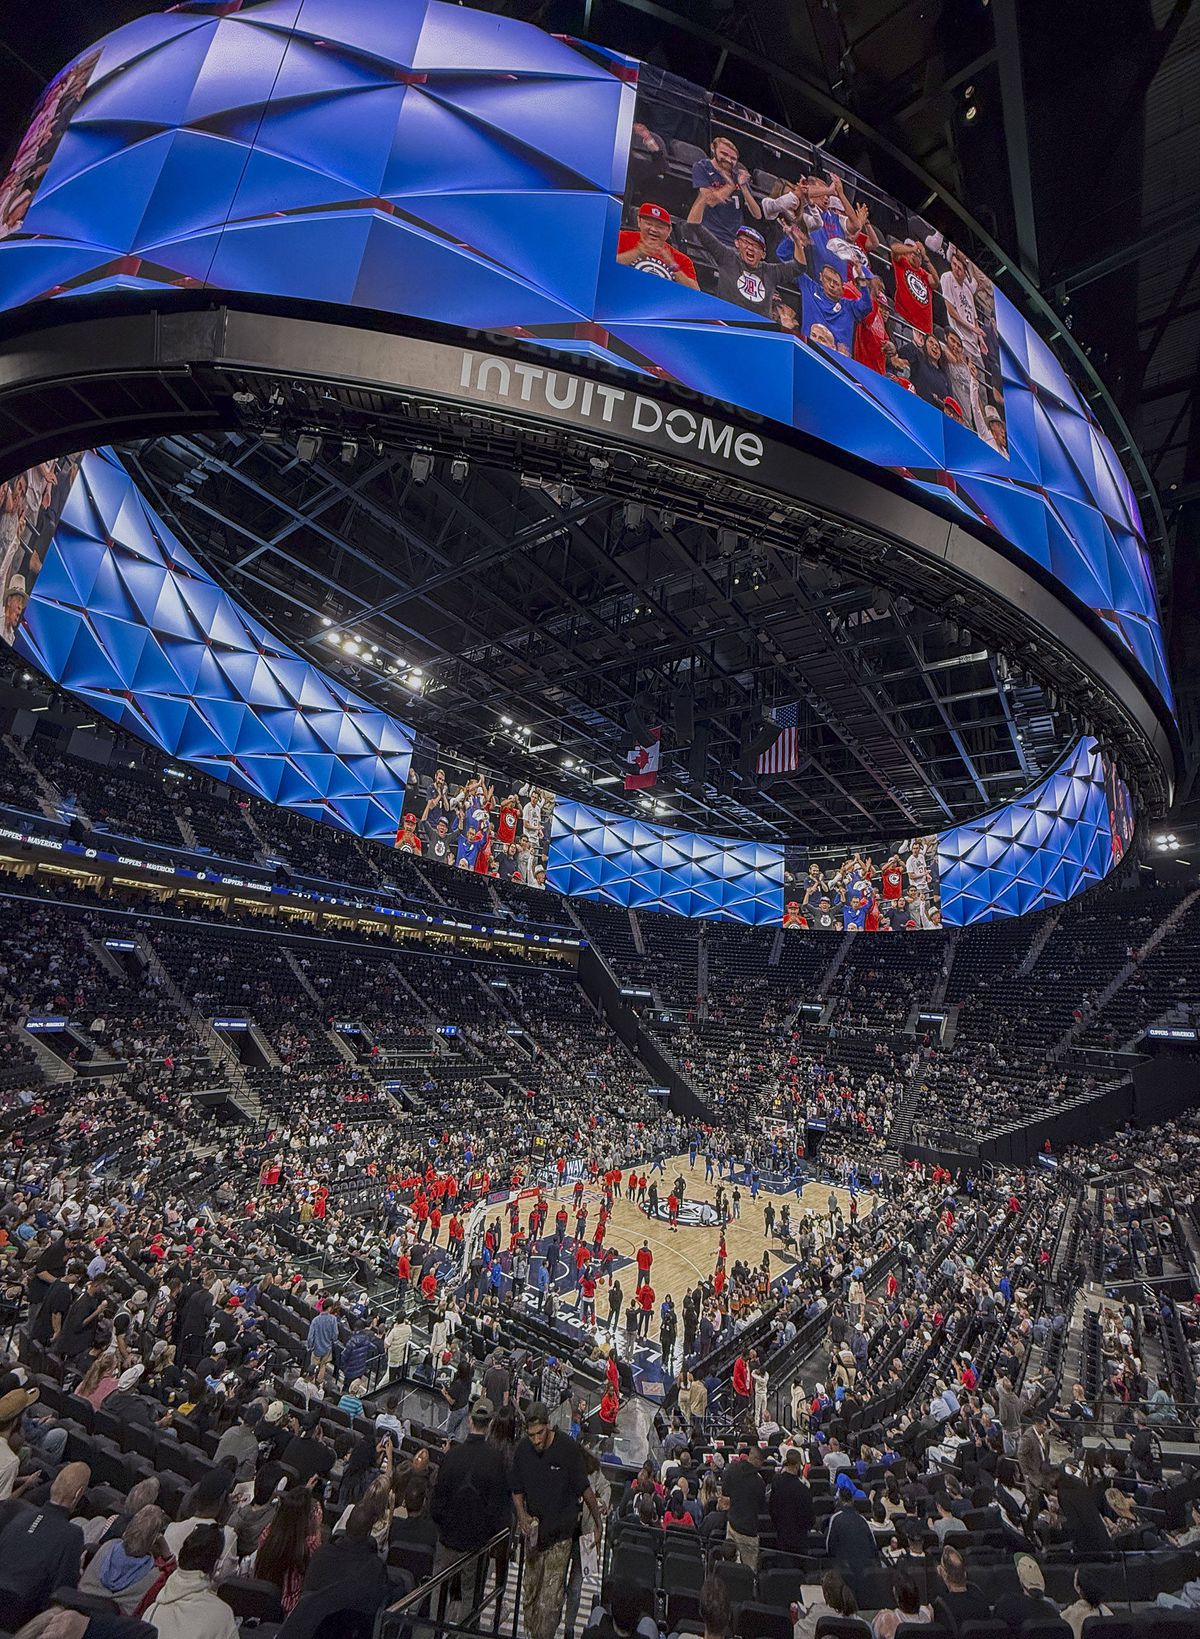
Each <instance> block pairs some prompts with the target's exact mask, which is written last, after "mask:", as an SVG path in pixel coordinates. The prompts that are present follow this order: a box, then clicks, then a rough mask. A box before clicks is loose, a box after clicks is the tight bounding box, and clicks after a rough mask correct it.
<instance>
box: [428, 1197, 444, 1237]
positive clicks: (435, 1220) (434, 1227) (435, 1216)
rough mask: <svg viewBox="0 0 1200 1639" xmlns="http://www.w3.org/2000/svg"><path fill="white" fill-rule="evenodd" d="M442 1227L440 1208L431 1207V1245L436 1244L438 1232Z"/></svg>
mask: <svg viewBox="0 0 1200 1639" xmlns="http://www.w3.org/2000/svg"><path fill="white" fill-rule="evenodd" d="M441 1227H442V1209H441V1207H436V1206H435V1207H433V1208H432V1209H431V1211H430V1214H429V1240H430V1244H431V1245H432V1246H436V1245H437V1238H438V1234H439V1232H440V1230H441Z"/></svg>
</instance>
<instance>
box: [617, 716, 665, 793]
mask: <svg viewBox="0 0 1200 1639" xmlns="http://www.w3.org/2000/svg"><path fill="white" fill-rule="evenodd" d="M661 750H662V729H661V728H652V729H651V730H650V739H649V742H648V743H647V744H646V745H644V746H631V747H630V748H629V750H628V751H627V752H626V753H625V761H626V762H627V763H630V764H631V765H632V769H633V772H632V773H630V774H626V776H625V789H626V791H645V790H646V788H647V787H648V786H651V785H654V784H655V783H656V782H657V780H658V763H659V756H660V753H661Z"/></svg>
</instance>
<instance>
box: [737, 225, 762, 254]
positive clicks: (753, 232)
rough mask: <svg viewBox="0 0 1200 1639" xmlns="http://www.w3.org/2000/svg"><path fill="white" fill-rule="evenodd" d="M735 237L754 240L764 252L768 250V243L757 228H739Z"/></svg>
mask: <svg viewBox="0 0 1200 1639" xmlns="http://www.w3.org/2000/svg"><path fill="white" fill-rule="evenodd" d="M733 237H734V238H735V239H753V240H754V243H755V244H756V245H761V246H762V248H763V249H764V250H766V248H767V241H766V240H765V239H764V238H763V236H762V234H761V233H759V231H758V229H757V228H739V229H738V230H737V232H736V233H735V234H734V236H733Z"/></svg>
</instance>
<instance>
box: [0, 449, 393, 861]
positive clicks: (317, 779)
mask: <svg viewBox="0 0 1200 1639" xmlns="http://www.w3.org/2000/svg"><path fill="white" fill-rule="evenodd" d="M71 465H72V466H73V467H76V466H77V468H78V470H77V472H74V473H72V475H71V476H72V479H73V481H72V482H71V484H70V488H69V493H68V494H67V495H66V497H65V502H64V504H63V505H62V510H61V517H60V519H59V522H58V527H57V529H56V530H55V532H54V534H53V537H52V538H51V540H50V541H49V542H48V543H47V544H45V545H44V547H43V548H42V551H41V552H39V553H38V554H37V555H36V557H34V559H33V562H34V564H36V565H37V568H36V572H35V573H32V574H31V576H30V575H29V574H27V576H26V577H25V579H30V580H31V584H29V585H28V586H27V587H26V586H24V585H23V588H22V596H23V597H24V598H25V600H26V601H25V602H24V604H23V607H22V615H23V618H22V619H21V620H20V622H19V624H18V625H17V626H16V629H15V630H14V632H13V634H12V639H11V641H12V644H13V647H14V648H15V650H16V652H17V653H18V654H19V655H20V656H21V657H22V659H24V660H27V661H30V662H31V663H32V664H33V665H35V666H37V667H39V668H40V670H42V671H43V672H45V673H46V675H47V676H49V677H52V678H53V679H54V680H55V682H57V683H61V684H62V685H63V687H64V688H66V689H69V690H70V691H71V692H72V693H73V694H76V695H78V696H79V697H80V698H81V699H83V700H85V701H86V702H87V703H88V705H89V706H90V707H93V708H94V709H95V710H96V711H97V712H99V713H100V714H101V715H102V716H104V717H106V718H108V719H109V721H110V722H112V723H115V724H116V725H117V726H118V727H119V728H123V729H127V730H129V731H130V732H131V733H134V734H137V735H139V736H140V737H141V738H142V739H143V740H148V741H149V742H150V744H151V745H154V746H157V747H158V749H159V750H160V751H165V752H166V753H167V754H168V755H169V756H171V757H178V758H180V759H182V760H183V761H185V762H188V763H190V764H192V765H193V766H194V767H196V768H199V769H202V770H203V771H204V772H205V773H206V774H211V775H213V776H214V777H215V778H216V779H219V780H224V781H227V782H228V784H230V785H233V786H236V787H237V788H238V789H239V790H241V791H249V792H252V793H254V795H256V796H259V797H265V798H266V799H267V801H268V802H273V803H278V804H279V806H280V807H283V808H289V809H292V810H294V811H296V812H297V813H303V814H308V815H310V816H311V817H312V818H314V819H319V820H324V821H325V822H326V823H327V824H330V825H334V826H336V827H338V829H339V830H343V831H352V832H354V834H355V835H356V836H361V837H374V838H377V839H379V840H381V841H386V842H391V841H392V839H393V837H394V836H395V834H396V830H397V828H398V827H399V825H400V822H401V818H402V815H403V809H404V791H405V786H406V784H407V781H408V773H409V765H410V762H411V759H412V748H413V731H412V730H411V729H410V728H409V727H407V725H406V724H404V723H400V722H397V721H396V719H395V718H394V717H390V716H389V715H388V714H387V713H386V712H384V711H381V710H380V709H379V708H378V707H377V706H374V705H372V704H371V703H370V701H368V700H364V699H362V698H361V696H359V695H356V694H354V693H353V692H352V691H351V690H350V689H347V688H345V687H344V686H343V685H342V684H340V683H338V682H336V681H335V680H334V679H332V678H330V677H328V676H326V675H325V674H324V673H323V672H321V671H320V670H319V669H318V668H317V667H316V666H313V665H311V664H310V663H309V662H308V661H307V660H305V659H303V658H302V657H301V656H300V655H298V654H296V653H295V651H294V650H292V649H290V648H288V646H287V645H286V644H284V643H281V642H280V641H279V639H278V638H276V637H275V636H274V635H273V634H272V633H271V632H269V631H268V630H267V628H266V627H265V626H263V625H262V624H261V622H259V621H257V620H255V619H254V617H253V616H252V615H249V614H247V613H246V611H245V610H244V609H241V608H239V606H238V605H237V604H236V603H235V602H234V600H233V599H232V598H231V597H230V596H229V594H228V593H227V592H225V591H223V590H222V589H221V587H219V586H218V585H217V584H216V582H215V581H214V580H213V579H212V577H211V575H209V574H208V573H207V572H206V571H205V570H204V569H203V568H202V567H201V566H200V565H199V564H198V563H197V562H196V560H195V559H194V558H193V557H192V556H191V555H190V554H189V553H188V552H187V551H185V550H184V548H183V547H182V546H181V545H180V543H179V542H178V541H177V540H176V539H175V537H174V536H173V535H172V534H171V531H170V530H169V529H168V528H167V527H166V525H165V524H164V523H163V521H162V520H161V519H160V518H158V517H157V516H156V515H155V514H154V513H153V512H152V511H151V510H150V508H149V507H148V506H147V505H146V503H145V501H144V500H143V498H142V496H141V495H140V494H139V493H138V490H137V487H136V485H135V484H134V482H133V479H132V478H131V477H130V476H129V474H128V473H127V472H126V470H125V468H124V467H123V466H122V465H121V463H120V462H119V461H118V460H117V458H116V457H115V456H114V455H113V454H112V453H111V452H110V451H105V450H93V451H91V452H90V453H88V454H87V455H85V456H84V457H83V460H82V463H74V462H73V463H72V464H71ZM38 471H39V469H36V468H35V469H34V474H31V475H28V476H29V477H30V479H32V478H33V477H34V476H35V475H36V474H37V473H38ZM6 487H7V486H6ZM30 487H32V486H30ZM23 561H24V564H25V565H26V567H27V569H28V565H29V561H30V560H29V551H28V549H26V551H25V556H24V560H23Z"/></svg>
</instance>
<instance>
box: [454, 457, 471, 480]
mask: <svg viewBox="0 0 1200 1639" xmlns="http://www.w3.org/2000/svg"><path fill="white" fill-rule="evenodd" d="M470 470H471V463H470V462H469V461H468V460H467V458H466V456H465V455H456V456H455V457H454V460H453V461H451V463H450V478H451V481H452V482H453V483H455V484H465V483H466V481H467V474H468V473H469V472H470Z"/></svg>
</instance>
